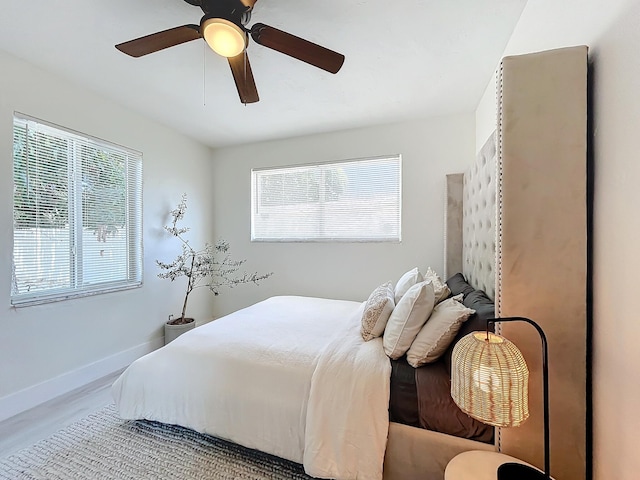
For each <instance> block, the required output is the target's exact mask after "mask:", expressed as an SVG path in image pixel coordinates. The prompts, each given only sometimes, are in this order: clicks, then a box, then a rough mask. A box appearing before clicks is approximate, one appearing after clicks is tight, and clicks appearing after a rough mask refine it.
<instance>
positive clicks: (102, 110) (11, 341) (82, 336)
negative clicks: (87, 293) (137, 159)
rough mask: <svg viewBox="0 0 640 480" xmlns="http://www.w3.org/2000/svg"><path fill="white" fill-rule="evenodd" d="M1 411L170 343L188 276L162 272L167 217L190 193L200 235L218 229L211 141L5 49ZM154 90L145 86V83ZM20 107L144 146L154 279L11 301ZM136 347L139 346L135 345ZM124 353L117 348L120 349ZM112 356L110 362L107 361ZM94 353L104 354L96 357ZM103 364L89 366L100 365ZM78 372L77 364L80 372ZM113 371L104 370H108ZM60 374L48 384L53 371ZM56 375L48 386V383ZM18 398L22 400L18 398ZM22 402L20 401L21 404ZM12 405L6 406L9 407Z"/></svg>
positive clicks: (201, 313)
mask: <svg viewBox="0 0 640 480" xmlns="http://www.w3.org/2000/svg"><path fill="white" fill-rule="evenodd" d="M0 71H1V72H2V75H1V76H0V169H1V171H0V311H3V312H4V313H3V314H2V315H0V418H2V417H3V416H6V415H7V414H9V413H11V412H9V411H8V410H9V409H10V408H13V406H15V405H13V404H15V402H17V401H22V400H24V399H25V398H29V396H28V395H26V396H25V395H21V394H20V392H25V390H24V389H27V388H30V389H31V393H32V394H33V395H31V396H30V397H35V398H38V397H39V394H42V395H40V397H39V398H40V399H41V400H42V399H46V398H45V397H46V396H47V395H50V394H55V393H60V391H59V390H60V389H64V388H66V387H69V386H73V384H74V382H77V381H88V380H91V378H90V377H91V376H92V375H94V374H99V373H100V372H101V368H102V369H103V370H104V368H109V366H113V365H115V364H117V363H118V361H121V360H122V358H125V357H126V355H125V357H118V355H119V354H121V352H125V351H128V350H130V352H129V357H130V356H131V355H132V354H135V353H136V352H140V351H143V350H145V349H148V348H152V347H153V346H156V345H158V344H159V343H160V338H161V336H162V335H163V333H162V325H163V322H164V320H165V319H166V318H167V316H168V315H169V314H171V313H179V310H180V307H181V300H182V298H181V290H182V286H181V285H180V286H178V285H175V284H171V283H170V282H169V281H168V280H160V279H158V278H157V277H156V274H157V273H158V269H157V267H156V265H155V263H154V260H155V259H156V258H163V259H165V260H167V259H169V258H170V257H171V256H172V255H173V254H174V253H176V252H178V245H177V244H176V243H175V241H174V240H173V239H171V238H169V237H167V236H166V235H165V234H163V232H162V230H161V227H162V225H163V222H164V221H165V220H166V219H167V212H168V211H169V210H170V208H173V207H174V206H175V204H176V203H177V202H178V200H179V199H180V195H181V193H182V192H187V193H188V194H189V211H188V214H187V221H188V223H189V225H190V226H192V227H193V230H192V232H191V235H192V238H194V239H195V240H197V241H203V240H204V239H205V238H207V239H208V238H210V236H211V235H210V234H211V228H212V222H211V216H210V215H209V214H208V210H209V206H210V205H211V203H212V190H211V187H210V184H211V181H210V178H211V173H210V168H211V150H210V149H209V148H207V147H204V146H202V145H201V144H199V143H197V142H195V141H193V140H190V139H188V138H186V137H184V136H182V135H179V134H176V133H175V132H174V131H172V130H170V129H168V128H165V127H163V126H161V125H159V124H157V123H154V122H152V121H150V120H148V119H144V118H143V117H141V116H139V115H137V114H136V113H133V112H132V111H130V110H127V109H126V108H123V107H121V106H117V105H114V104H113V103H111V102H110V101H108V100H106V99H104V98H102V97H99V96H97V95H95V94H93V93H91V92H89V91H86V90H84V89H83V88H81V87H79V86H77V85H74V84H71V83H68V82H67V81H65V80H63V79H61V78H58V77H56V76H53V75H51V74H49V73H47V72H45V71H42V70H39V69H37V68H35V67H33V66H31V65H29V64H27V63H24V62H22V61H20V60H18V59H16V58H14V57H11V56H9V55H7V54H5V53H2V52H0ZM140 94H141V95H144V92H140ZM14 111H19V112H22V113H25V114H28V115H31V116H34V117H37V118H40V119H43V120H46V121H49V122H53V123H55V124H59V125H62V126H65V127H68V128H71V129H74V130H78V131H80V132H83V133H87V134H90V135H93V136H96V137H99V138H103V139H105V140H109V141H111V142H115V143H118V144H121V145H125V146H127V147H130V148H133V149H135V150H138V151H141V152H143V155H144V163H143V181H144V198H143V200H144V212H143V217H144V254H145V256H144V285H143V287H141V288H138V289H134V290H129V291H126V292H119V293H111V294H106V295H97V296H93V297H87V298H82V299H76V300H70V301H65V302H59V303H52V304H47V305H42V306H33V307H26V308H20V309H12V308H10V291H11V288H10V282H11V248H12V202H13V199H12V190H13V187H12V182H13V180H12V154H13V150H12V145H13V144H12V142H13V140H12V132H13V123H12V122H13V113H14ZM195 297H196V298H194V299H193V300H192V303H191V305H190V307H191V308H190V309H189V311H188V313H190V314H192V315H193V316H196V317H197V318H198V319H199V320H201V321H206V320H209V319H210V318H211V311H210V305H211V300H212V297H211V296H210V295H196V296H195ZM131 349H133V350H131ZM114 356H115V357H114ZM104 359H108V360H109V361H107V362H106V363H104V362H103V363H100V362H101V361H103V360H104ZM94 362H98V364H99V365H96V364H95V363H94ZM92 364H93V368H88V369H87V368H86V367H87V366H88V365H89V366H90V365H92ZM74 372H75V373H74ZM103 373H104V372H103ZM56 378H57V379H58V380H59V381H53V383H51V382H50V383H49V384H42V383H41V382H46V381H50V380H52V379H56ZM47 385H48V386H47ZM12 399H13V401H12ZM12 405H13V406H12ZM3 409H4V411H3Z"/></svg>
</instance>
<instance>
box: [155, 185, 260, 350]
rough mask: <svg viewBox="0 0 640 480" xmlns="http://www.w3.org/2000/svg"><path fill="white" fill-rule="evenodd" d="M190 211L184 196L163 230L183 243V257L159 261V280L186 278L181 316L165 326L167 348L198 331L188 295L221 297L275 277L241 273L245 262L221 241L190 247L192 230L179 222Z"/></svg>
mask: <svg viewBox="0 0 640 480" xmlns="http://www.w3.org/2000/svg"><path fill="white" fill-rule="evenodd" d="M186 211H187V195H186V194H183V195H182V199H181V200H180V203H179V204H178V206H177V207H176V208H175V209H174V210H171V212H170V215H171V223H170V224H169V225H165V226H164V229H165V230H166V231H167V232H168V233H169V234H170V235H171V236H173V237H175V238H177V239H178V240H180V242H181V243H182V253H180V254H179V255H178V256H177V257H176V258H175V259H174V260H173V261H172V262H171V263H164V262H161V261H160V260H156V264H157V265H158V267H160V269H161V270H163V271H162V272H161V273H159V274H158V277H160V278H168V279H169V280H171V281H172V282H173V281H174V280H176V279H178V278H180V277H186V278H187V288H186V291H185V295H184V302H183V304H182V312H181V313H180V316H179V317H178V318H173V315H170V316H169V320H167V322H166V323H165V327H164V328H165V330H164V333H165V345H166V344H167V343H169V342H171V341H172V340H174V339H175V338H177V337H178V336H179V335H181V334H182V333H184V332H186V331H187V330H190V329H192V328H194V327H195V320H194V319H193V318H188V317H187V316H186V312H187V302H188V301H189V295H190V294H191V292H193V291H194V290H195V289H196V288H202V287H206V288H208V289H209V290H210V291H211V292H213V294H214V295H219V294H220V290H221V289H222V288H225V287H227V288H233V287H235V286H237V285H241V284H244V283H255V284H256V285H257V284H258V283H259V282H260V281H261V280H264V279H265V278H268V277H270V276H271V275H272V273H267V274H258V273H247V272H241V271H240V268H241V267H242V265H243V264H244V263H245V262H246V260H233V259H232V258H231V256H230V254H229V244H228V243H227V242H225V241H224V240H218V242H216V244H215V245H211V244H209V243H205V245H204V248H202V249H199V250H196V249H195V248H193V247H192V246H191V244H190V243H189V240H186V239H185V238H184V236H183V235H184V234H185V233H187V232H188V231H189V228H186V227H179V226H178V222H180V220H182V219H183V218H184V214H185V212H186Z"/></svg>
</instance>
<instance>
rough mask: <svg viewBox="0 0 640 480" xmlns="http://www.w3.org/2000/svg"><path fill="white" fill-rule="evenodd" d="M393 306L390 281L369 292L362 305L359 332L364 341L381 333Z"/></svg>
mask: <svg viewBox="0 0 640 480" xmlns="http://www.w3.org/2000/svg"><path fill="white" fill-rule="evenodd" d="M394 306H395V302H394V300H393V285H392V284H391V282H387V283H385V284H384V285H380V286H379V287H378V288H376V289H375V290H374V291H373V292H371V295H369V299H368V300H367V303H366V304H365V306H364V313H363V314H362V327H361V329H360V333H361V334H362V338H363V339H364V341H365V342H368V341H369V340H373V339H374V338H376V337H379V336H380V335H382V332H384V327H385V326H386V325H387V320H389V316H390V315H391V312H393V307H394Z"/></svg>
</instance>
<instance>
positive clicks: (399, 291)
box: [395, 267, 424, 305]
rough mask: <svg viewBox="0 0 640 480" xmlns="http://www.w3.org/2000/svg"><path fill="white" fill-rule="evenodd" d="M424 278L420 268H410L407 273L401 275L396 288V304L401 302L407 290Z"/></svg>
mask: <svg viewBox="0 0 640 480" xmlns="http://www.w3.org/2000/svg"><path fill="white" fill-rule="evenodd" d="M423 280H424V278H422V274H421V273H420V271H419V270H418V268H417V267H416V268H414V269H413V270H409V271H408V272H407V273H405V274H404V275H402V276H401V277H400V280H398V283H396V288H395V302H396V305H397V304H398V302H400V299H401V298H402V296H403V295H404V294H405V293H407V291H408V290H409V289H410V288H411V287H413V286H414V285H415V284H416V283H420V282H422V281H423Z"/></svg>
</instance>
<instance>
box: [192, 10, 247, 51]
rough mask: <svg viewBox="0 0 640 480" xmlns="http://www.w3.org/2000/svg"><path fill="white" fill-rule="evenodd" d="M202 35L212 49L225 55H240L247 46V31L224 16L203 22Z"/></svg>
mask: <svg viewBox="0 0 640 480" xmlns="http://www.w3.org/2000/svg"><path fill="white" fill-rule="evenodd" d="M202 36H203V37H204V39H205V41H206V42H207V44H208V45H209V46H210V47H211V49H212V50H213V51H214V52H216V53H217V54H218V55H222V56H223V57H228V58H230V57H235V56H237V55H240V54H241V53H242V52H243V51H244V49H245V48H246V47H247V34H246V33H245V31H244V30H243V29H242V28H240V27H239V26H238V25H236V24H235V23H233V22H230V21H229V20H225V19H224V18H208V19H206V20H205V21H204V23H203V24H202Z"/></svg>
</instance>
